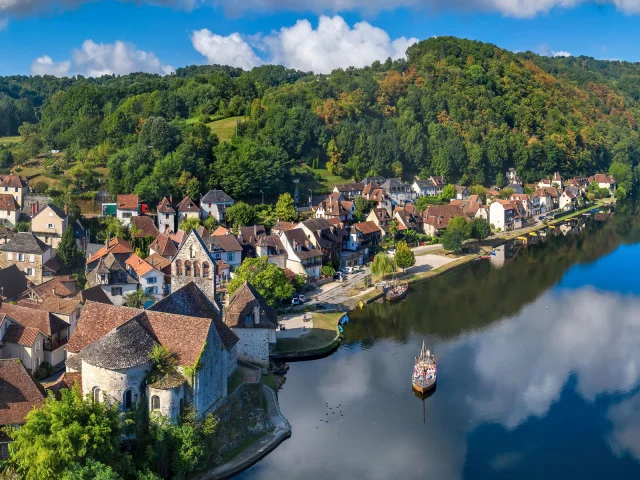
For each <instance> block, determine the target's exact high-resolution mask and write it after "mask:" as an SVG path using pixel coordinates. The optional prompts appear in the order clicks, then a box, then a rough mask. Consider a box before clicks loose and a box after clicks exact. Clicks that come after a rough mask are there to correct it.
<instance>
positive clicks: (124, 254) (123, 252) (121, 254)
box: [87, 237, 133, 271]
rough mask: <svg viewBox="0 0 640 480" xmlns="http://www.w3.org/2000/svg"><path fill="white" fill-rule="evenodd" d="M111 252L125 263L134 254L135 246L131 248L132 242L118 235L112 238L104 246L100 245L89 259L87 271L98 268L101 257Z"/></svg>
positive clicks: (119, 260)
mask: <svg viewBox="0 0 640 480" xmlns="http://www.w3.org/2000/svg"><path fill="white" fill-rule="evenodd" d="M109 254H112V255H113V256H114V257H115V259H116V260H118V262H120V263H124V262H126V261H127V258H129V257H130V256H131V255H132V254H133V248H131V244H129V242H127V241H126V240H122V239H121V238H118V237H115V238H110V239H108V240H107V241H106V243H105V244H104V246H102V247H100V248H99V249H98V250H97V251H96V252H95V253H94V254H93V255H91V256H90V257H89V258H88V259H87V271H90V270H93V269H94V268H96V266H97V265H98V262H99V261H100V259H101V258H105V257H106V256H107V255H109Z"/></svg>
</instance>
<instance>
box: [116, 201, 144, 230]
mask: <svg viewBox="0 0 640 480" xmlns="http://www.w3.org/2000/svg"><path fill="white" fill-rule="evenodd" d="M138 211H139V203H138V195H136V194H135V193H132V194H129V195H118V196H117V197H116V217H117V218H118V220H120V221H121V222H122V223H123V224H124V225H129V223H130V222H131V217H136V216H138Z"/></svg>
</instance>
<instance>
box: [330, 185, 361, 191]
mask: <svg viewBox="0 0 640 480" xmlns="http://www.w3.org/2000/svg"><path fill="white" fill-rule="evenodd" d="M364 187H365V185H364V183H344V184H342V185H336V186H335V188H336V190H338V192H362V191H363V190H364Z"/></svg>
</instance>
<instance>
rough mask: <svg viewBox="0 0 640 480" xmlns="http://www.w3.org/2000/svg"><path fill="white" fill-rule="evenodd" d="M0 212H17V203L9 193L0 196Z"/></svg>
mask: <svg viewBox="0 0 640 480" xmlns="http://www.w3.org/2000/svg"><path fill="white" fill-rule="evenodd" d="M0 210H8V211H10V212H14V211H16V210H18V203H17V202H16V199H15V198H13V195H11V194H10V193H1V194H0Z"/></svg>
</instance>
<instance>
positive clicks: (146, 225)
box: [131, 215, 160, 238]
mask: <svg viewBox="0 0 640 480" xmlns="http://www.w3.org/2000/svg"><path fill="white" fill-rule="evenodd" d="M131 223H132V224H133V225H135V226H136V227H137V228H138V230H140V232H138V233H136V234H135V235H134V237H135V238H143V237H154V238H155V237H157V236H158V235H159V234H160V230H158V227H156V224H155V222H154V221H153V218H151V217H148V216H147V215H138V216H137V217H131Z"/></svg>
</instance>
